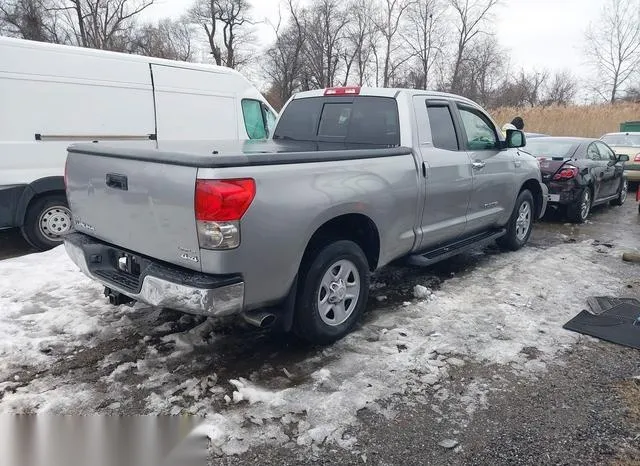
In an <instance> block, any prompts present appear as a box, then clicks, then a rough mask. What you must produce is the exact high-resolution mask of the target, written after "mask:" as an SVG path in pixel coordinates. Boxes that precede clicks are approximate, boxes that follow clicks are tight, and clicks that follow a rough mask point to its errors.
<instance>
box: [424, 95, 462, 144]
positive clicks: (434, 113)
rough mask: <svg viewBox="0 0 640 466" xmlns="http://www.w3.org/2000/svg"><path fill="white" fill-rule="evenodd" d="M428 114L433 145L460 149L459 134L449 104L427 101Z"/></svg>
mask: <svg viewBox="0 0 640 466" xmlns="http://www.w3.org/2000/svg"><path fill="white" fill-rule="evenodd" d="M427 114H428V115H429V126H430V127H431V139H432V142H433V146H434V147H436V148H438V149H444V150H450V151H458V150H459V149H460V147H459V145H458V135H457V134H456V127H455V125H454V124H453V115H452V114H451V108H450V107H449V105H448V104H446V103H430V102H427Z"/></svg>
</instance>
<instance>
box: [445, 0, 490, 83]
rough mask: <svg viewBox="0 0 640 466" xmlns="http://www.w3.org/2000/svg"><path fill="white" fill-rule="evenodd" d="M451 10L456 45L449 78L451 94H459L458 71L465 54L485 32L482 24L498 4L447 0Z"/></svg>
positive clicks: (485, 0)
mask: <svg viewBox="0 0 640 466" xmlns="http://www.w3.org/2000/svg"><path fill="white" fill-rule="evenodd" d="M447 1H448V2H449V5H450V6H451V7H452V8H453V10H454V12H455V15H456V17H457V22H458V25H457V28H458V44H457V50H456V58H455V61H454V66H453V74H452V77H451V86H450V89H451V92H457V93H460V92H461V91H462V88H461V82H460V81H461V80H460V71H461V67H462V64H463V61H464V59H465V52H466V51H467V49H468V47H469V45H470V44H471V43H472V42H473V40H474V39H475V38H476V37H477V36H478V35H479V34H482V33H483V32H485V31H484V30H483V28H482V27H483V25H484V22H485V21H486V20H487V18H488V17H489V14H490V12H491V9H492V8H493V7H495V6H496V5H497V4H498V1H499V0H471V1H470V0H447Z"/></svg>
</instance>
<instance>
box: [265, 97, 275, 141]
mask: <svg viewBox="0 0 640 466" xmlns="http://www.w3.org/2000/svg"><path fill="white" fill-rule="evenodd" d="M262 109H263V111H264V119H265V122H266V127H267V135H271V134H273V130H274V129H276V116H275V115H274V114H273V112H272V111H271V110H269V107H267V106H266V105H264V104H263V105H262Z"/></svg>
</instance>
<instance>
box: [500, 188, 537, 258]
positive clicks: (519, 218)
mask: <svg viewBox="0 0 640 466" xmlns="http://www.w3.org/2000/svg"><path fill="white" fill-rule="evenodd" d="M534 212H535V209H534V203H533V196H532V194H531V191H529V190H528V189H525V190H524V191H522V192H521V193H520V195H519V196H518V199H517V200H516V205H515V207H514V209H513V213H512V214H511V218H510V219H509V223H508V225H507V233H506V234H505V235H504V236H503V237H501V238H499V239H498V241H497V243H498V245H499V246H501V247H503V248H505V249H510V250H511V251H517V250H518V249H520V248H521V247H522V246H524V245H525V244H526V243H527V241H529V236H531V229H532V226H533V219H534Z"/></svg>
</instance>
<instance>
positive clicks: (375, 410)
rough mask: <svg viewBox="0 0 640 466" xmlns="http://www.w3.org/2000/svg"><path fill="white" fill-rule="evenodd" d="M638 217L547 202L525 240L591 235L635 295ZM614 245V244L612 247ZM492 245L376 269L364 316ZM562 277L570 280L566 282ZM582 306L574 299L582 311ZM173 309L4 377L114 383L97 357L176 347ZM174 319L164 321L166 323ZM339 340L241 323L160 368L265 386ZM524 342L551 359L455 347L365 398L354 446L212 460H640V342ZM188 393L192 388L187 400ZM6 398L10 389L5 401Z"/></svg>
mask: <svg viewBox="0 0 640 466" xmlns="http://www.w3.org/2000/svg"><path fill="white" fill-rule="evenodd" d="M639 217H640V216H638V214H637V208H636V204H635V203H634V202H632V201H628V202H627V204H626V205H625V206H624V207H622V208H618V209H611V208H598V209H596V210H595V211H594V213H593V215H592V217H591V218H590V220H589V222H587V223H586V224H584V225H580V226H576V225H569V224H566V223H565V221H564V220H563V219H562V217H561V216H559V215H556V214H554V213H553V212H551V213H550V214H549V216H548V218H547V220H546V221H545V222H543V223H540V224H538V225H537V226H536V228H535V230H534V234H533V236H532V238H531V242H530V245H529V248H533V249H535V250H540V251H543V252H544V251H545V250H546V249H548V248H551V247H554V248H555V249H554V251H557V250H558V247H559V246H561V245H563V244H571V243H575V242H582V241H585V240H588V241H589V242H591V241H593V248H594V251H595V253H594V258H595V259H598V260H599V261H601V262H602V263H603V265H606V266H607V267H608V269H607V270H613V271H614V273H615V277H616V279H617V280H619V281H620V283H621V286H624V285H626V289H627V290H628V292H629V294H628V295H629V296H636V297H640V294H639V293H638V290H640V265H635V266H633V265H629V264H623V263H622V261H621V260H620V257H619V256H618V255H617V251H618V249H619V248H634V247H637V245H638V238H640V235H639V233H638V227H639V226H640V220H639ZM589 247H591V246H589ZM611 248H616V249H615V250H616V253H615V254H612V253H611V252H610V251H611V250H612V249H611ZM0 249H1V252H0V259H3V258H9V257H15V256H20V255H25V254H29V253H31V252H33V251H31V250H30V249H29V248H28V247H26V246H25V245H24V242H22V241H21V239H20V238H19V236H18V234H17V232H15V231H10V232H0ZM496 253H497V251H495V250H491V249H489V250H488V251H485V254H482V253H473V254H467V255H464V256H461V257H458V258H455V259H453V260H450V261H447V262H445V263H442V264H439V265H438V266H436V267H432V268H429V269H411V268H401V267H389V268H387V269H386V270H384V271H383V272H381V273H380V274H378V276H377V277H376V281H377V282H386V283H388V284H389V285H388V286H386V287H385V288H381V289H380V290H378V289H374V290H373V292H372V295H373V296H372V301H371V305H370V306H369V308H370V311H372V312H370V313H369V314H368V315H367V317H366V318H365V326H367V325H369V326H373V327H375V325H376V324H377V322H378V320H383V319H384V317H385V316H383V315H382V313H380V312H379V310H380V308H383V307H393V306H401V305H402V303H403V302H404V301H407V300H411V299H412V298H413V296H412V293H413V287H414V286H415V285H416V284H422V285H427V286H428V287H429V288H430V289H432V290H437V289H438V288H439V287H440V286H441V285H442V284H443V283H446V282H447V280H449V279H450V278H451V277H452V276H455V277H457V278H462V279H468V278H465V277H468V276H470V275H469V274H472V273H473V271H474V270H478V269H482V268H483V267H486V262H487V257H489V256H491V255H492V254H496ZM599 253H601V254H599ZM593 263H594V264H596V263H597V262H596V261H595V260H594V261H593ZM588 264H590V263H588ZM532 266H535V264H532ZM609 279H610V277H609ZM593 280H594V282H595V281H597V280H598V277H597V276H594V277H593ZM532 285H533V284H532ZM558 286H559V287H566V292H567V293H571V292H572V290H571V284H570V283H559V284H558ZM383 295H384V300H383V299H382V298H383ZM36 297H38V299H40V298H41V296H39V295H38V296H36ZM34 298H35V297H34ZM378 298H380V299H378ZM87 299H88V298H87ZM579 310H580V309H575V313H578V312H579ZM113 314H114V315H113V316H112V312H111V311H109V312H106V313H102V314H100V319H102V320H103V321H104V322H103V324H105V325H112V326H113V325H114V322H115V321H116V320H118V319H119V318H120V316H119V315H118V314H115V313H113ZM172 314H174V313H171V312H163V313H160V314H157V313H155V312H152V311H150V310H142V311H141V312H139V313H138V314H127V317H126V318H127V319H130V322H129V323H128V324H126V325H123V326H122V327H113V328H116V329H117V330H118V331H117V332H114V334H113V336H112V337H110V338H109V339H105V340H104V341H102V340H100V344H96V345H95V346H91V345H89V346H88V347H87V348H86V351H85V348H81V349H80V350H78V351H75V350H74V351H73V352H71V353H70V352H68V348H66V347H65V346H61V347H60V349H58V348H57V347H56V346H55V345H54V346H52V347H51V349H50V351H51V354H52V358H53V359H55V361H54V362H52V364H51V365H50V366H49V367H48V368H46V369H45V370H43V371H42V372H35V369H34V368H31V367H29V366H28V365H27V366H25V368H24V372H20V373H18V374H14V373H11V377H10V378H9V379H7V380H0V383H2V382H7V381H9V382H10V381H12V380H13V379H14V376H15V375H17V376H18V378H19V380H20V381H21V385H22V389H23V390H25V392H26V393H27V394H29V393H33V394H34V396H36V397H41V398H43V399H50V398H53V397H55V394H56V393H57V392H56V391H55V390H58V389H59V388H60V387H61V386H63V385H64V387H66V391H67V392H69V391H71V390H75V389H76V388H75V387H76V386H77V387H84V386H85V384H88V386H93V387H95V388H96V389H97V391H100V390H103V391H105V392H109V391H110V390H111V389H112V384H111V382H109V381H108V380H107V382H109V383H106V382H105V377H108V375H109V374H110V373H111V372H112V371H113V367H114V366H113V365H104V364H103V365H102V366H97V364H98V363H99V362H100V361H102V360H103V358H106V357H107V355H110V356H113V358H116V359H117V361H118V363H122V362H124V360H126V361H130V362H131V363H134V362H135V361H137V360H138V359H139V358H140V357H141V356H140V354H145V353H146V352H147V351H149V350H150V349H154V348H155V349H156V350H157V351H159V353H160V355H161V356H162V355H163V354H164V353H165V352H166V353H167V354H168V355H169V354H170V353H171V352H172V351H173V350H174V347H173V346H171V345H170V344H169V343H163V338H164V336H163V335H165V333H166V334H167V335H168V334H172V333H175V332H176V331H181V330H183V329H182V326H183V324H182V323H180V322H182V320H180V322H178V323H176V322H177V321H178V316H177V315H172ZM386 317H388V316H386ZM460 318H461V319H464V318H465V316H464V315H461V316H460ZM188 320H189V319H187V321H188ZM185 322H186V321H185ZM160 324H163V325H160ZM169 324H170V325H169ZM187 324H188V325H193V323H189V322H187V323H186V324H185V325H187ZM159 325H160V327H159ZM167 325H168V326H167ZM381 325H382V324H381ZM165 327H166V329H164V330H162V331H161V333H160V334H157V333H158V331H159V330H158V329H159V328H165ZM156 334H157V335H156ZM142 336H145V339H142ZM248 338H249V340H248ZM498 338H499V335H498ZM96 342H98V340H96ZM336 347H338V348H340V347H342V348H345V347H344V346H340V345H336ZM346 348H347V350H348V351H351V352H353V351H354V350H355V348H353V349H352V348H349V347H346ZM45 349H46V350H49V348H45ZM331 350H332V349H331V348H329V349H328V350H326V351H327V354H329V356H326V355H325V351H322V350H319V349H317V348H316V349H314V348H304V347H301V346H300V345H299V344H298V343H296V342H295V341H291V340H288V339H282V338H280V337H274V336H269V335H266V334H264V333H263V332H255V331H250V332H248V333H247V332H245V333H242V332H241V333H237V332H235V331H233V330H231V331H230V335H228V336H223V337H221V338H219V339H218V340H216V341H214V342H212V343H211V344H210V345H209V346H206V347H203V348H202V349H200V350H197V351H196V352H194V353H193V354H186V355H185V356H183V357H182V358H176V359H175V362H170V360H169V359H161V358H157V360H156V363H157V364H164V365H166V367H164V366H163V367H160V368H158V372H162V371H163V370H165V371H167V372H168V373H170V374H171V375H173V376H176V378H177V379H180V378H181V377H183V380H186V379H187V378H189V377H195V378H196V379H200V378H206V377H207V376H208V375H209V374H210V373H211V372H212V371H214V370H215V371H216V373H217V378H219V379H220V380H229V379H234V378H238V377H242V376H245V375H246V374H251V373H254V372H255V373H257V374H258V376H259V378H260V379H261V381H262V382H263V383H264V384H265V385H266V386H271V387H272V388H274V387H278V384H279V383H281V382H280V381H281V379H282V374H281V373H280V374H279V375H278V373H277V372H275V371H271V370H266V369H264V367H266V366H268V365H270V366H272V367H288V368H292V367H296V366H298V367H299V368H301V367H306V366H305V365H308V366H309V367H308V372H309V373H311V372H313V371H315V370H316V369H317V368H319V367H322V366H323V365H326V364H327V363H328V362H331V361H334V360H336V359H339V358H340V357H343V356H346V355H344V354H336V353H335V352H333V353H332V352H331ZM399 350H400V348H399ZM57 351H59V352H60V354H58V353H57ZM211 351H215V353H212V352H211ZM522 353H523V355H524V356H526V359H527V360H528V361H529V362H530V363H531V364H532V365H533V366H535V364H536V363H537V362H539V363H540V365H541V366H542V367H543V370H541V371H538V372H535V371H534V372H529V373H527V374H525V375H523V371H522V370H519V368H517V367H515V366H514V365H513V364H512V365H489V364H481V363H479V362H478V361H477V360H471V358H469V359H466V360H462V359H460V360H457V361H456V360H455V358H453V359H452V358H448V359H447V364H448V366H449V367H450V369H449V370H448V373H447V375H446V377H445V378H444V379H442V380H439V381H438V382H437V384H431V385H426V386H425V387H424V389H423V390H422V391H421V392H420V393H417V394H416V393H412V394H404V395H396V396H393V397H392V398H390V399H383V400H379V401H378V403H376V404H374V406H373V407H372V408H368V407H367V408H364V409H361V410H360V411H359V412H358V420H359V422H358V424H357V425H356V426H355V427H352V432H346V434H351V435H352V437H354V438H357V443H356V445H355V446H353V447H352V448H351V449H340V448H338V447H336V446H335V445H334V444H326V445H320V446H316V445H314V446H313V448H309V447H300V446H297V445H295V444H294V443H292V442H290V443H288V444H286V445H284V446H270V447H254V448H251V449H249V451H248V452H246V453H243V454H240V455H238V456H226V457H213V458H212V460H211V464H215V465H218V464H219V465H227V464H228V465H242V464H281V465H287V464H309V463H317V464H336V463H337V464H365V463H366V464H380V465H383V464H447V465H449V464H490V463H495V464H536V465H537V464H608V463H616V462H617V463H618V464H622V465H631V464H635V465H638V464H640V451H639V450H638V448H639V446H640V401H639V400H640V386H639V385H638V384H639V383H640V382H638V381H637V380H635V379H634V377H637V376H640V351H637V350H632V349H627V348H622V347H619V346H616V345H612V344H609V343H604V342H600V341H598V340H595V339H591V338H587V337H584V338H581V339H580V340H579V342H578V343H576V344H573V345H571V346H568V347H567V348H566V349H565V351H564V352H563V354H562V355H561V356H560V357H558V358H557V359H555V360H554V362H553V364H545V363H542V362H541V359H542V357H543V356H542V355H541V354H540V353H539V351H538V349H536V348H534V347H530V348H529V347H527V348H524V349H523V350H522ZM47 354H49V353H47ZM371 357H375V356H374V355H371ZM437 361H438V359H436V360H435V361H434V363H437ZM170 364H176V367H172V366H170ZM316 366H317V367H316ZM272 372H273V373H272ZM114 373H115V371H114ZM127 374H129V373H128V372H127ZM140 377H141V375H140V374H136V373H135V372H134V373H131V374H130V375H126V376H125V375H123V376H122V377H121V378H118V383H117V386H118V387H120V389H121V393H122V395H119V396H126V397H128V399H123V400H121V401H122V406H123V407H124V408H126V413H127V414H138V413H145V412H148V410H149V405H148V401H146V398H145V397H146V396H147V395H148V393H146V392H145V390H143V389H140V388H139V386H138V385H137V384H139V383H143V382H145V380H141V379H140ZM36 379H38V380H41V379H47V380H48V381H49V382H50V383H52V384H53V386H54V390H52V391H47V390H49V389H50V388H51V386H47V387H46V388H45V389H44V391H42V390H43V389H42V388H40V389H39V388H38V387H39V385H38V384H37V383H36V382H37V381H36ZM294 382H295V383H298V382H297V381H295V380H294ZM173 383H176V384H177V382H174V380H173V379H171V378H168V379H167V382H166V384H165V385H167V384H173ZM56 384H60V385H56ZM74 384H77V385H74ZM103 385H104V386H103ZM136 387H138V388H136ZM38 390H40V392H39V391H38ZM105 398H106V399H107V400H108V401H106V402H105V403H103V404H100V397H98V398H97V399H90V400H89V401H88V402H87V405H86V406H88V408H87V407H86V406H84V405H82V404H81V403H80V402H78V404H77V405H75V404H74V405H72V407H73V409H74V410H75V411H72V412H73V413H76V412H77V413H81V414H91V413H92V412H101V411H104V410H106V409H107V404H108V403H110V402H111V401H113V400H110V399H109V397H108V396H105ZM188 400H189V398H188V397H187V398H184V397H183V398H182V400H181V401H180V403H183V402H188ZM2 404H3V403H2V398H1V397H0V408H2ZM216 408H218V406H216ZM219 408H220V409H223V408H224V406H222V405H221V406H220V407H219ZM107 411H108V410H107Z"/></svg>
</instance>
